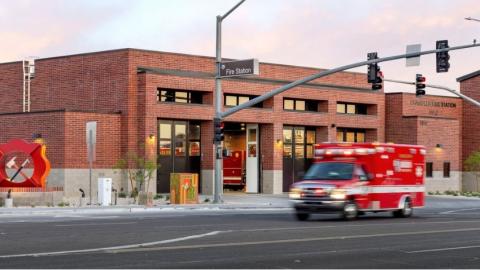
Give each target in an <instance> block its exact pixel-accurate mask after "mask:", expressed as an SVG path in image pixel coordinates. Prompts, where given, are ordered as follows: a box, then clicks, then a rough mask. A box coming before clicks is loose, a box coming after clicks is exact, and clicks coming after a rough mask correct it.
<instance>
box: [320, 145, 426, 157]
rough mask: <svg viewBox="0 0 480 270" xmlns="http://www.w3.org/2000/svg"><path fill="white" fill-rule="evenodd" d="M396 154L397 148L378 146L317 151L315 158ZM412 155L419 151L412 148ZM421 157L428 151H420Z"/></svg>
mask: <svg viewBox="0 0 480 270" xmlns="http://www.w3.org/2000/svg"><path fill="white" fill-rule="evenodd" d="M384 152H387V153H394V152H395V148H393V147H382V146H378V147H375V148H344V149H342V148H323V149H315V157H322V156H354V155H358V156H361V155H370V154H376V153H384ZM410 153H411V154H416V153H417V149H415V148H411V149H410ZM420 154H421V155H426V154H427V151H426V150H425V149H420Z"/></svg>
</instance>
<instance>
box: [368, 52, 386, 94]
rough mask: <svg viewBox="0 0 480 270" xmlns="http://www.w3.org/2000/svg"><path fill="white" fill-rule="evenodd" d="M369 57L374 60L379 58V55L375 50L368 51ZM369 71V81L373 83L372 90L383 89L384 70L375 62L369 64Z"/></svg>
mask: <svg viewBox="0 0 480 270" xmlns="http://www.w3.org/2000/svg"><path fill="white" fill-rule="evenodd" d="M367 58H368V60H373V59H377V58H378V56H377V53H376V52H373V53H368V54H367ZM367 73H368V74H367V76H368V78H367V81H368V82H369V83H371V84H372V90H376V91H378V90H381V89H382V87H383V85H382V82H383V79H382V77H383V75H382V72H381V71H380V67H379V66H378V64H377V63H375V64H370V65H368V71H367Z"/></svg>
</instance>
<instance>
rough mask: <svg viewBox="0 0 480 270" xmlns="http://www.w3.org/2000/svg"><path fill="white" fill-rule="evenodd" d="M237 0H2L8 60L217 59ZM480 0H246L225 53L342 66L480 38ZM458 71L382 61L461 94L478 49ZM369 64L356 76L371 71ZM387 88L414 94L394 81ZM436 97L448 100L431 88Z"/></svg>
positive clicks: (426, 59) (389, 72)
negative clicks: (145, 54) (170, 55)
mask: <svg viewBox="0 0 480 270" xmlns="http://www.w3.org/2000/svg"><path fill="white" fill-rule="evenodd" d="M237 2H238V0H101V1H98V0H42V1H38V0H16V1H10V0H0V36H1V42H0V62H10V61H17V60H22V59H27V58H29V57H34V58H44V57H51V56H59V55H68V54H75V53H84V52H91V51H101V50H111V49H118V48H127V47H128V48H139V49H148V50H156V51H168V52H179V53H187V54H196V55H206V56H214V55H215V17H216V16H217V15H223V14H224V13H225V12H227V11H228V10H229V9H230V8H231V7H233V6H234V5H235V4H236V3H237ZM465 17H474V18H479V19H480V4H479V2H478V0H455V1H447V0H415V1H414V0H368V1H367V0H246V1H245V2H244V3H243V4H242V5H241V6H240V7H239V8H238V9H237V10H235V11H234V12H233V13H232V14H230V15H229V16H228V17H227V18H226V19H225V20H224V21H223V24H222V56H223V57H225V58H233V59H247V58H257V59H259V61H260V62H269V63H280V64H289V65H298V66H308V67H316V68H327V69H328V68H334V67H338V66H342V65H346V64H351V63H355V62H360V61H364V60H366V57H367V53H369V52H378V55H379V56H380V57H386V56H391V55H397V54H402V53H405V50H406V45H409V44H421V45H422V49H423V50H429V49H434V48H435V42H436V40H443V39H447V40H448V41H449V45H450V46H456V45H464V44H471V43H472V42H473V40H474V39H478V40H479V42H480V22H475V21H468V20H465V19H464V18H465ZM450 66H451V67H450V71H449V72H448V73H436V71H435V55H433V54H432V55H427V56H422V57H421V65H420V66H418V67H406V65H405V60H397V61H392V62H388V63H381V64H380V67H381V69H382V71H383V73H384V75H385V77H386V78H389V79H397V80H407V81H413V80H414V78H415V74H417V73H420V74H423V75H424V76H426V78H427V83H431V84H439V85H445V86H448V87H451V88H455V89H458V88H459V85H458V83H457V82H456V78H458V77H460V76H462V75H465V74H468V73H471V72H474V71H477V70H479V69H480V47H477V48H471V49H465V50H460V51H453V52H450ZM366 70H367V68H366V67H360V68H357V69H354V70H352V71H357V72H366ZM385 91H386V92H398V91H403V92H414V86H405V85H399V84H393V83H387V84H386V85H385ZM427 93H429V94H438V95H443V94H445V95H448V93H446V92H444V91H438V90H430V89H427Z"/></svg>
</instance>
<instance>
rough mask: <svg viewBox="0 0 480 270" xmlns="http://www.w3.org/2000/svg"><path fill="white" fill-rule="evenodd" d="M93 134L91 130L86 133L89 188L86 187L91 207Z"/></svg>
mask: <svg viewBox="0 0 480 270" xmlns="http://www.w3.org/2000/svg"><path fill="white" fill-rule="evenodd" d="M92 141H93V132H92V130H89V132H88V143H89V144H90V151H89V153H88V165H89V167H90V168H89V170H88V178H89V187H88V192H89V196H90V206H91V205H92V167H93V142H92Z"/></svg>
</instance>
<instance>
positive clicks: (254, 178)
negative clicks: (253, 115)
mask: <svg viewBox="0 0 480 270" xmlns="http://www.w3.org/2000/svg"><path fill="white" fill-rule="evenodd" d="M246 137H247V143H246V145H247V162H246V163H247V166H246V167H247V168H246V171H247V179H246V192H247V193H258V182H259V177H258V175H259V174H258V137H259V136H258V124H247V136H246Z"/></svg>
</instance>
